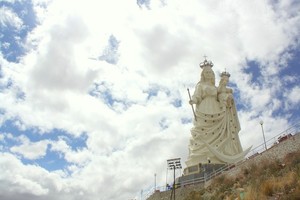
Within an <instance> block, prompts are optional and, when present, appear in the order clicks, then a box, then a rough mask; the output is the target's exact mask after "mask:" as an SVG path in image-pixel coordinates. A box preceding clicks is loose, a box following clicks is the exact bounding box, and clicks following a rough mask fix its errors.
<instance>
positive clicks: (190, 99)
mask: <svg viewBox="0 0 300 200" xmlns="http://www.w3.org/2000/svg"><path fill="white" fill-rule="evenodd" d="M187 91H188V94H189V97H190V101H192V97H191V93H190V90H189V88H188V89H187ZM191 106H192V111H193V114H194V119H195V121H197V118H196V114H195V110H194V106H193V104H191Z"/></svg>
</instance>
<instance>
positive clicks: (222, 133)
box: [186, 59, 251, 167]
mask: <svg viewBox="0 0 300 200" xmlns="http://www.w3.org/2000/svg"><path fill="white" fill-rule="evenodd" d="M212 66H213V64H212V62H208V61H207V60H206V59H205V60H204V62H203V63H201V64H200V67H201V68H202V73H201V79H200V81H199V82H198V83H197V85H196V87H195V91H194V94H193V95H192V97H191V100H190V102H189V103H190V104H191V105H193V104H196V110H195V112H194V116H195V119H194V121H193V125H194V126H193V128H192V129H191V135H192V136H191V138H190V144H189V157H188V160H187V161H186V165H187V167H191V166H195V165H199V163H202V164H204V163H208V162H209V163H212V164H227V163H234V162H238V161H240V160H242V159H243V158H244V157H245V155H246V154H247V153H248V152H249V150H250V148H251V147H250V148H248V149H247V150H246V151H243V149H242V147H241V143H240V140H239V136H238V133H239V131H240V123H239V120H238V116H237V112H236V106H235V102H234V98H233V95H232V89H230V88H227V87H226V86H227V83H228V81H229V77H230V75H229V73H227V72H223V73H222V75H221V80H220V84H219V87H216V86H215V74H214V72H213V70H212Z"/></svg>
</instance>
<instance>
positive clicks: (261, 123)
mask: <svg viewBox="0 0 300 200" xmlns="http://www.w3.org/2000/svg"><path fill="white" fill-rule="evenodd" d="M259 123H260V125H261V130H262V134H263V137H264V143H265V148H266V150H267V144H266V138H265V132H264V126H263V124H264V122H263V120H261V121H260V122H259Z"/></svg>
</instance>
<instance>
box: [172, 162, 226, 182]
mask: <svg viewBox="0 0 300 200" xmlns="http://www.w3.org/2000/svg"><path fill="white" fill-rule="evenodd" d="M224 166H225V164H212V163H208V164H201V163H199V164H198V165H193V166H190V167H187V168H185V169H184V171H183V176H181V177H179V178H178V179H177V181H176V182H177V183H178V184H180V185H181V186H184V185H188V184H194V183H204V182H205V181H207V178H209V177H208V176H209V175H210V174H211V173H213V172H215V171H217V170H219V169H220V168H222V167H224ZM191 181H192V182H191Z"/></svg>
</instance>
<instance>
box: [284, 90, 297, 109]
mask: <svg viewBox="0 0 300 200" xmlns="http://www.w3.org/2000/svg"><path fill="white" fill-rule="evenodd" d="M285 95H286V96H287V98H288V102H287V106H288V107H290V108H291V107H294V106H296V105H298V104H299V102H300V87H299V86H295V87H293V88H292V89H291V90H290V91H288V92H287V93H286V94H285Z"/></svg>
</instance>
